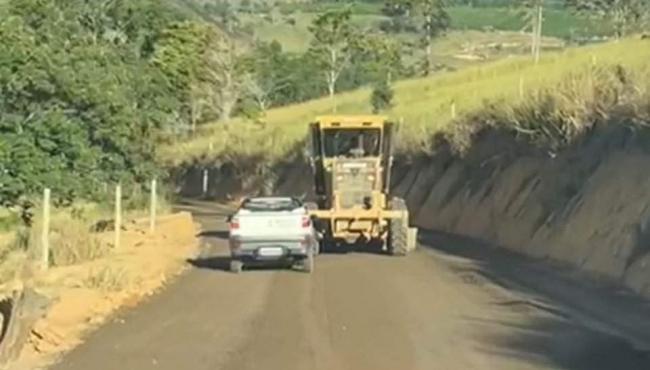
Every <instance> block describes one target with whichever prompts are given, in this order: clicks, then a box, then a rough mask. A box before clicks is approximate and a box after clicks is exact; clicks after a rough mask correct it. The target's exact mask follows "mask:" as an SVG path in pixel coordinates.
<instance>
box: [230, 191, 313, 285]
mask: <svg viewBox="0 0 650 370" xmlns="http://www.w3.org/2000/svg"><path fill="white" fill-rule="evenodd" d="M228 225H229V243H230V254H231V262H230V270H231V271H232V272H235V273H239V272H241V270H242V269H243V267H244V266H245V265H253V264H264V263H271V262H275V263H277V262H284V263H287V264H291V265H299V266H300V267H302V269H303V270H304V271H306V272H311V271H312V270H313V268H314V255H315V254H316V253H318V239H317V234H316V232H315V230H314V227H313V225H312V220H311V218H310V216H309V214H308V212H307V209H306V207H305V206H304V205H303V204H302V202H301V201H300V200H298V199H295V198H289V197H257V198H247V199H245V200H244V201H243V202H242V203H241V205H240V207H239V209H238V210H237V211H236V212H235V213H234V214H233V215H231V216H229V217H228Z"/></svg>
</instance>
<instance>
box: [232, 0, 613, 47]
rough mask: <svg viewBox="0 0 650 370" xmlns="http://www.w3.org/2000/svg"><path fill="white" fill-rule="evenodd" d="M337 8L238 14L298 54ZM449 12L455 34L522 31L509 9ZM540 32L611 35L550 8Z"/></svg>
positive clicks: (365, 15)
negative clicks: (315, 25)
mask: <svg viewBox="0 0 650 370" xmlns="http://www.w3.org/2000/svg"><path fill="white" fill-rule="evenodd" d="M340 6H341V5H340V3H335V4H328V3H325V4H309V5H304V6H302V7H301V6H294V7H292V8H291V10H290V13H289V10H288V8H287V10H285V11H283V13H285V14H286V15H284V16H278V17H277V19H274V20H273V22H271V21H270V20H269V18H268V17H265V16H264V15H252V14H251V15H248V14H241V15H240V17H241V19H242V21H243V23H245V24H250V25H251V26H252V29H253V30H254V31H255V35H256V37H257V38H259V39H260V40H263V41H272V40H277V41H279V42H280V43H281V44H282V45H283V46H284V48H285V49H286V50H290V51H297V52H298V51H303V50H305V49H306V47H307V46H308V44H309V40H310V35H309V32H308V31H307V26H308V25H309V24H310V22H311V20H312V19H313V18H314V16H315V14H317V13H318V12H320V11H324V10H326V9H329V8H333V7H340ZM352 10H353V17H352V19H353V21H354V22H355V23H356V24H357V25H359V26H360V27H370V26H372V27H377V26H378V25H379V23H380V22H381V21H382V20H384V19H386V18H385V17H384V16H383V15H382V14H381V13H380V8H379V6H378V5H376V4H364V3H361V4H358V3H357V4H354V5H353V6H352ZM448 11H449V15H450V16H451V21H452V22H451V28H452V30H454V31H465V30H474V31H485V30H487V29H489V30H496V31H508V32H519V31H521V30H522V29H523V28H524V22H523V21H522V20H521V17H520V16H519V15H518V14H516V12H515V11H513V10H512V9H509V8H502V7H501V8H498V7H481V8H475V7H467V6H456V7H450V8H449V9H448ZM543 31H544V36H547V37H555V38H562V39H572V38H578V37H586V36H594V35H598V36H601V35H608V34H611V33H612V32H611V31H612V28H611V26H610V25H609V24H607V22H602V21H595V20H592V19H587V18H584V17H578V16H576V15H575V14H572V13H571V12H569V11H567V10H565V9H554V8H551V9H547V10H546V13H545V24H544V30H543ZM404 36H407V35H404ZM411 36H412V37H415V36H413V35H411Z"/></svg>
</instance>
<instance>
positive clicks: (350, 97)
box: [160, 39, 650, 166]
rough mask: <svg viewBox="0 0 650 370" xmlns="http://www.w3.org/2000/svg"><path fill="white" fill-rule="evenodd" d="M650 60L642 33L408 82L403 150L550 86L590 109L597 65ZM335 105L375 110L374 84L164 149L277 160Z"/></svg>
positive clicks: (181, 159) (185, 157)
mask: <svg viewBox="0 0 650 370" xmlns="http://www.w3.org/2000/svg"><path fill="white" fill-rule="evenodd" d="M648 60H650V42H648V41H646V40H639V39H630V40H624V41H621V42H616V43H609V44H604V45H599V46H590V47H582V48H576V49H569V50H566V51H563V52H558V53H548V54H546V55H544V57H543V58H542V60H541V61H540V62H539V64H537V65H535V64H534V63H532V62H531V60H529V58H524V57H517V58H511V59H508V60H502V61H498V62H494V63H490V64H487V65H484V66H480V67H471V68H466V69H463V70H460V71H456V72H450V73H444V74H439V75H436V76H433V77H430V78H423V79H413V80H407V81H401V82H399V83H397V84H396V85H395V99H396V104H395V107H394V108H393V109H392V110H391V111H390V112H388V114H389V116H391V117H392V118H393V119H395V120H399V119H403V120H404V123H405V124H404V125H403V128H402V132H401V140H400V143H399V148H398V149H399V150H400V151H401V152H402V153H421V152H427V151H429V150H430V148H431V138H432V137H433V136H434V135H435V134H437V133H448V132H452V131H454V126H456V125H455V124H457V123H459V122H461V121H463V120H466V119H467V118H468V117H471V118H473V119H475V118H476V117H477V116H480V113H481V112H484V111H486V110H487V111H488V112H490V113H494V112H495V111H500V112H502V113H508V112H512V111H514V110H516V109H519V107H522V106H526V105H529V104H531V103H532V104H538V103H539V101H538V100H535V97H536V96H537V97H539V96H541V95H543V93H544V92H550V93H551V94H554V93H555V92H556V91H557V93H558V96H557V98H558V99H557V102H563V103H562V104H564V106H563V107H562V108H561V109H559V110H558V111H557V112H555V113H554V114H562V112H565V111H569V110H574V111H579V110H581V109H585V106H584V104H586V102H587V101H588V100H589V99H590V96H593V94H596V93H598V92H597V91H596V90H594V89H597V88H598V87H594V88H590V87H589V86H590V85H589V84H588V83H589V81H597V80H599V78H600V77H599V74H602V72H599V71H602V68H594V66H602V67H603V68H607V67H608V66H609V67H611V66H621V67H622V68H624V69H625V70H626V71H629V73H635V74H637V75H638V76H643V78H645V77H647V75H646V74H645V72H644V71H647V70H648V64H647V61H648ZM604 82H606V81H604ZM571 84H573V86H574V88H572V89H570V90H571V91H570V92H569V93H570V95H567V96H565V95H563V94H564V93H563V92H560V91H559V90H557V87H559V86H561V85H562V86H569V87H570V86H571ZM594 86H595V85H594ZM522 87H523V90H522V89H521V88H522ZM334 104H336V106H337V111H338V113H349V114H362V113H364V114H365V113H369V112H370V104H369V90H368V89H361V90H358V91H354V92H350V93H344V94H339V95H338V96H337V97H336V100H335V102H333V101H331V100H329V99H318V100H313V101H310V102H306V103H302V104H297V105H292V106H288V107H283V108H279V109H274V110H271V111H269V112H268V114H267V122H268V123H267V124H266V125H265V126H260V125H255V124H253V123H250V122H244V121H240V120H235V121H233V122H231V123H229V124H209V125H206V126H203V127H202V128H201V130H200V132H199V133H198V134H197V135H196V136H195V138H194V139H192V140H188V141H184V142H177V143H174V144H172V145H168V146H166V147H163V148H162V149H161V151H160V153H161V156H162V158H163V160H164V161H165V162H166V163H167V164H168V165H171V166H177V165H180V164H182V163H189V162H197V161H198V162H201V161H205V162H207V161H215V160H221V161H232V160H237V159H239V158H251V157H260V158H265V159H267V160H269V161H276V160H278V159H281V158H283V157H285V156H286V155H287V154H288V153H289V152H290V151H292V150H294V148H295V146H296V144H297V143H299V142H300V141H301V140H302V139H303V138H304V137H305V134H306V131H307V128H306V126H307V123H308V122H310V121H311V120H313V118H314V117H315V116H317V115H319V114H328V113H331V112H332V111H333V106H334ZM452 105H455V111H456V118H453V117H452V108H451V107H452ZM570 105H574V107H573V108H571V107H570Z"/></svg>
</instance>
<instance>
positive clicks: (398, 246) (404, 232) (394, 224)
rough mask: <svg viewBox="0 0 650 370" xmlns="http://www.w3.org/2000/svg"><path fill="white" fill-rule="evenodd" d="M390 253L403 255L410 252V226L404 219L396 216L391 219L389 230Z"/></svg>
mask: <svg viewBox="0 0 650 370" xmlns="http://www.w3.org/2000/svg"><path fill="white" fill-rule="evenodd" d="M388 253H389V254H390V255H391V256H398V257H403V256H406V255H407V254H408V226H407V225H405V224H404V220H402V219H401V218H396V219H394V220H391V221H390V225H389V230H388Z"/></svg>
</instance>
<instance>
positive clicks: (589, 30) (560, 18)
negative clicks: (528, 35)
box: [449, 7, 612, 39]
mask: <svg viewBox="0 0 650 370" xmlns="http://www.w3.org/2000/svg"><path fill="white" fill-rule="evenodd" d="M449 14H450V16H451V19H452V28H454V29H471V30H483V29H485V28H488V27H490V28H492V29H495V30H502V31H519V30H521V29H523V28H524V22H523V21H522V19H521V17H520V16H519V15H517V14H516V12H515V11H514V10H512V9H507V8H472V7H452V8H449ZM544 19H545V21H544V28H543V33H544V36H550V37H558V38H564V39H570V38H572V37H575V36H582V37H584V36H591V35H596V36H602V35H609V34H611V33H612V27H611V25H609V24H607V23H606V22H602V21H595V20H591V19H587V18H584V17H578V16H576V15H574V14H572V13H571V12H569V11H567V10H563V9H546V11H545V14H544Z"/></svg>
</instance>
